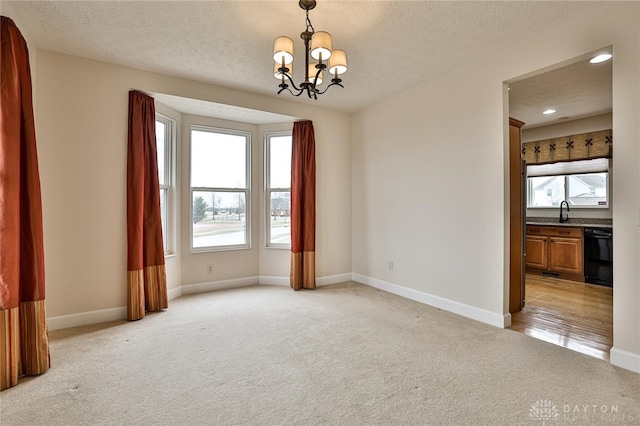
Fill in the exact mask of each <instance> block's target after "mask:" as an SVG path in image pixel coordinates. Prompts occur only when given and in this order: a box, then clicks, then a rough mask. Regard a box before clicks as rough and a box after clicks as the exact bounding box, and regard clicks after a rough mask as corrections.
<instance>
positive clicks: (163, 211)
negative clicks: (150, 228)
mask: <svg viewBox="0 0 640 426" xmlns="http://www.w3.org/2000/svg"><path fill="white" fill-rule="evenodd" d="M160 217H161V219H162V242H163V244H164V251H165V252H167V251H168V249H169V247H167V246H168V244H167V189H166V188H160Z"/></svg>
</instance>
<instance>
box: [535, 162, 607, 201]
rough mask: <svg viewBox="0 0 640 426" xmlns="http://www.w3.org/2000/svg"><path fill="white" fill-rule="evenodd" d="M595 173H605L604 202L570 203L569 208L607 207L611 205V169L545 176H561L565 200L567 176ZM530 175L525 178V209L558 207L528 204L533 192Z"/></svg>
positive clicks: (566, 196)
mask: <svg viewBox="0 0 640 426" xmlns="http://www.w3.org/2000/svg"><path fill="white" fill-rule="evenodd" d="M597 173H605V174H606V180H607V183H606V185H605V188H606V195H605V197H606V204H603V205H597V206H588V205H578V204H572V205H570V208H571V209H608V208H609V207H610V206H611V170H608V171H600V172H582V173H567V174H560V175H551V176H546V177H549V178H551V177H562V178H563V181H564V182H563V187H564V199H565V200H567V198H569V197H568V191H569V186H570V184H569V178H570V177H571V176H576V175H587V174H597ZM533 177H545V176H533ZM533 177H530V176H527V180H526V208H527V209H552V210H557V209H558V208H559V206H532V205H530V203H531V201H532V198H531V197H532V196H533V194H532V192H533V183H532V180H531V179H532V178H533Z"/></svg>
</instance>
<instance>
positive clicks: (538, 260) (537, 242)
mask: <svg viewBox="0 0 640 426" xmlns="http://www.w3.org/2000/svg"><path fill="white" fill-rule="evenodd" d="M548 239H549V237H542V236H539V235H527V251H526V253H527V257H526V260H527V262H526V264H527V266H529V267H531V268H540V269H547V257H548V256H547V240H548Z"/></svg>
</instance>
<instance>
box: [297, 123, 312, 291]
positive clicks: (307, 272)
mask: <svg viewBox="0 0 640 426" xmlns="http://www.w3.org/2000/svg"><path fill="white" fill-rule="evenodd" d="M291 288H293V289H294V290H299V289H301V288H308V289H312V288H316V140H315V136H314V132H313V123H312V122H311V121H301V122H296V123H294V124H293V134H292V147H291Z"/></svg>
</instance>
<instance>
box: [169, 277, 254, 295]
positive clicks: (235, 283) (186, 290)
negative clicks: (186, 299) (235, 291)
mask: <svg viewBox="0 0 640 426" xmlns="http://www.w3.org/2000/svg"><path fill="white" fill-rule="evenodd" d="M259 283H260V277H258V276H253V277H245V278H234V279H231V280H221V281H212V282H208V283H199V284H188V285H183V286H182V287H181V289H182V294H183V295H184V294H196V293H206V292H208V291H215V290H225V289H228V288H238V287H248V286H251V285H257V284H259Z"/></svg>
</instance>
